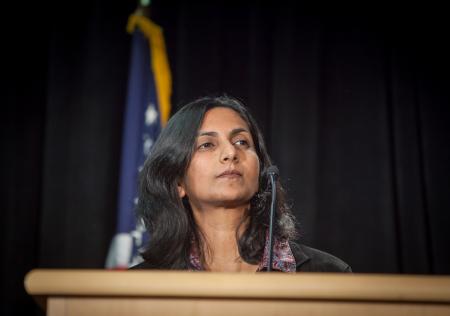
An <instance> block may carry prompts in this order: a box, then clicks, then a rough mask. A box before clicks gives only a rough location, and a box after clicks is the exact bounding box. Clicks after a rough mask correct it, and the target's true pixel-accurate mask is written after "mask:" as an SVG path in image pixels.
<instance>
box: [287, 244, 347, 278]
mask: <svg viewBox="0 0 450 316" xmlns="http://www.w3.org/2000/svg"><path fill="white" fill-rule="evenodd" d="M291 249H292V253H293V255H294V257H295V261H296V264H297V271H303V272H352V269H351V267H350V266H349V265H348V264H347V263H345V262H344V261H342V260H341V259H339V258H337V257H335V256H333V255H331V254H329V253H327V252H325V251H321V250H318V249H314V248H311V247H308V246H305V245H302V244H292V245H291Z"/></svg>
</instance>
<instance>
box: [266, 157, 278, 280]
mask: <svg viewBox="0 0 450 316" xmlns="http://www.w3.org/2000/svg"><path fill="white" fill-rule="evenodd" d="M267 174H268V175H269V179H270V186H271V189H272V201H271V203H270V221H269V264H268V266H267V272H270V271H272V257H273V221H274V220H275V205H276V200H277V188H276V186H275V180H276V178H277V177H278V175H279V171H278V168H277V166H274V165H271V166H269V168H267Z"/></svg>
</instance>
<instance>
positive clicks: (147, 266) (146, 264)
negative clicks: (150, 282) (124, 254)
mask: <svg viewBox="0 0 450 316" xmlns="http://www.w3.org/2000/svg"><path fill="white" fill-rule="evenodd" d="M140 269H155V267H154V266H153V265H151V264H150V263H149V262H147V261H143V262H141V263H138V264H136V265H134V266H132V267H130V268H129V270H140Z"/></svg>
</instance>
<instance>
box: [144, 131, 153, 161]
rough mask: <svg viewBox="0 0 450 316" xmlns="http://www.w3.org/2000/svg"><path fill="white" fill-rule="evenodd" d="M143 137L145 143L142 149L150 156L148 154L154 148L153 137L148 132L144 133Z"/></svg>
mask: <svg viewBox="0 0 450 316" xmlns="http://www.w3.org/2000/svg"><path fill="white" fill-rule="evenodd" d="M143 138H144V144H143V145H142V151H143V153H144V155H145V156H148V154H149V153H150V148H152V145H153V139H152V138H151V137H150V136H149V135H147V134H144V137H143Z"/></svg>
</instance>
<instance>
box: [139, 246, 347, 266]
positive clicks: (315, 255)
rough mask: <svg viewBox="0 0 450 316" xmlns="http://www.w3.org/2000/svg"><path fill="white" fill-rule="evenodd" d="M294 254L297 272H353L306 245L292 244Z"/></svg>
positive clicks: (343, 263) (333, 258) (330, 257)
mask: <svg viewBox="0 0 450 316" xmlns="http://www.w3.org/2000/svg"><path fill="white" fill-rule="evenodd" d="M291 250H292V254H293V255H294V258H295V262H296V263H297V272H352V269H351V268H350V266H349V265H348V264H346V263H345V262H344V261H342V260H341V259H339V258H337V257H335V256H333V255H330V254H329V253H326V252H324V251H320V250H317V249H314V248H311V247H307V246H305V245H301V244H300V245H298V244H291ZM153 268H154V267H152V265H151V264H150V263H148V262H145V261H144V262H142V263H139V264H137V265H135V266H134V267H131V269H153Z"/></svg>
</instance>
